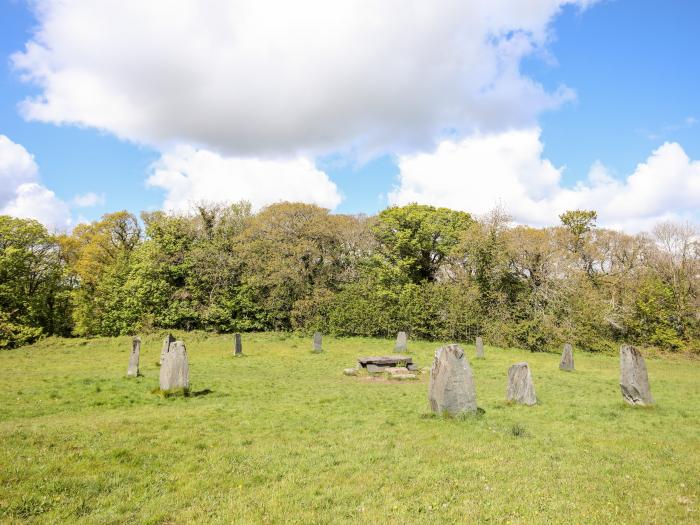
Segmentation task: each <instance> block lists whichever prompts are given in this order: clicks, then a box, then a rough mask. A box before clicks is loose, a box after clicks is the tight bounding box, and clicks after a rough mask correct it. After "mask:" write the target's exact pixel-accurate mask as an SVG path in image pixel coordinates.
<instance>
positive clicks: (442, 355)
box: [428, 345, 477, 416]
mask: <svg viewBox="0 0 700 525" xmlns="http://www.w3.org/2000/svg"><path fill="white" fill-rule="evenodd" d="M428 401H429V403H430V409H431V410H432V411H433V412H434V413H436V414H443V413H447V414H449V415H451V416H457V415H459V414H464V413H468V412H471V413H475V412H476V411H477V407H476V387H475V385H474V376H473V374H472V369H471V367H470V366H469V361H467V357H466V356H465V355H464V350H462V348H461V347H460V346H459V345H448V346H443V347H442V348H438V349H437V351H436V352H435V358H434V359H433V366H432V368H431V369H430V385H429V387H428Z"/></svg>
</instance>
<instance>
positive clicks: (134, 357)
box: [126, 337, 141, 377]
mask: <svg viewBox="0 0 700 525" xmlns="http://www.w3.org/2000/svg"><path fill="white" fill-rule="evenodd" d="M140 354H141V338H140V337H134V338H133V339H132V340H131V355H130V356H129V368H128V369H127V371H126V377H138V375H139V355H140Z"/></svg>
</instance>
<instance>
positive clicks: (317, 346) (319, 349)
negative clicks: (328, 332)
mask: <svg viewBox="0 0 700 525" xmlns="http://www.w3.org/2000/svg"><path fill="white" fill-rule="evenodd" d="M321 341H322V336H321V332H316V333H315V334H314V352H315V353H317V354H319V353H321V352H323V347H322V346H321Z"/></svg>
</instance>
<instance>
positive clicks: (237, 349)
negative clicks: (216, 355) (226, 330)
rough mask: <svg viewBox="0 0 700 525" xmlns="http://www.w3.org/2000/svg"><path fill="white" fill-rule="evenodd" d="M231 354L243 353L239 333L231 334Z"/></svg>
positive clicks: (238, 354)
mask: <svg viewBox="0 0 700 525" xmlns="http://www.w3.org/2000/svg"><path fill="white" fill-rule="evenodd" d="M233 341H234V344H233V355H235V356H241V355H243V341H242V339H241V334H234V335H233Z"/></svg>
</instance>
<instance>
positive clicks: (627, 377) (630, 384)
mask: <svg viewBox="0 0 700 525" xmlns="http://www.w3.org/2000/svg"><path fill="white" fill-rule="evenodd" d="M620 389H621V390H622V397H623V398H624V400H625V401H627V402H628V403H629V404H630V405H640V406H646V405H653V404H654V398H653V397H651V389H650V388H649V376H648V375H647V365H646V363H644V358H643V357H642V354H640V353H639V350H637V349H636V348H635V347H633V346H629V345H622V346H621V347H620Z"/></svg>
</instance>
